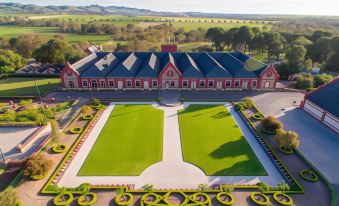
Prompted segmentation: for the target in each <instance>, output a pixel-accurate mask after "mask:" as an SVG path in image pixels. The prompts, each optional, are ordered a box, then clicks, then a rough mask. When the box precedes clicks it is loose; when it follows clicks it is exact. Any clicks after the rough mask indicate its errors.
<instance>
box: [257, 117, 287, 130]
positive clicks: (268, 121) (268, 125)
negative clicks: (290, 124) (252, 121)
mask: <svg viewBox="0 0 339 206" xmlns="http://www.w3.org/2000/svg"><path fill="white" fill-rule="evenodd" d="M261 124H262V126H263V128H265V129H266V131H274V132H275V131H276V130H277V129H281V128H283V127H284V125H283V124H282V123H281V122H280V121H279V120H277V119H276V118H275V117H273V116H268V117H265V118H264V119H263V120H261ZM264 132H265V131H264Z"/></svg>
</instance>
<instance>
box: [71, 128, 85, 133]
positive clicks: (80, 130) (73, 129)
mask: <svg viewBox="0 0 339 206" xmlns="http://www.w3.org/2000/svg"><path fill="white" fill-rule="evenodd" d="M82 131H83V129H82V128H81V127H72V128H71V129H70V130H69V132H70V133H72V134H80V133H81V132H82Z"/></svg>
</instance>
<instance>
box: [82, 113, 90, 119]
mask: <svg viewBox="0 0 339 206" xmlns="http://www.w3.org/2000/svg"><path fill="white" fill-rule="evenodd" d="M81 118H82V119H83V120H91V119H93V115H91V114H83V115H82V116H81Z"/></svg>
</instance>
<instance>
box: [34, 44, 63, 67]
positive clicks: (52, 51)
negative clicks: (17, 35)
mask: <svg viewBox="0 0 339 206" xmlns="http://www.w3.org/2000/svg"><path fill="white" fill-rule="evenodd" d="M67 51H68V45H67V43H66V42H65V41H63V40H60V39H51V40H49V41H48V42H47V43H46V44H43V45H42V46H41V47H40V48H38V49H36V50H35V51H34V52H33V57H34V58H35V59H36V60H38V61H40V62H42V63H51V64H64V63H65V62H66V59H65V54H66V53H67Z"/></svg>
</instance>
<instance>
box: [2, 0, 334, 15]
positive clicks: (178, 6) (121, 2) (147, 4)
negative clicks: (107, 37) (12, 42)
mask: <svg viewBox="0 0 339 206" xmlns="http://www.w3.org/2000/svg"><path fill="white" fill-rule="evenodd" d="M0 2H16V3H23V4H29V3H32V4H37V5H82V6H84V5H91V4H98V5H105V6H107V5H114V6H126V7H134V8H142V9H151V10H155V11H173V12H180V11H198V12H213V13H236V14H305V15H337V16H339V0H0Z"/></svg>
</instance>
